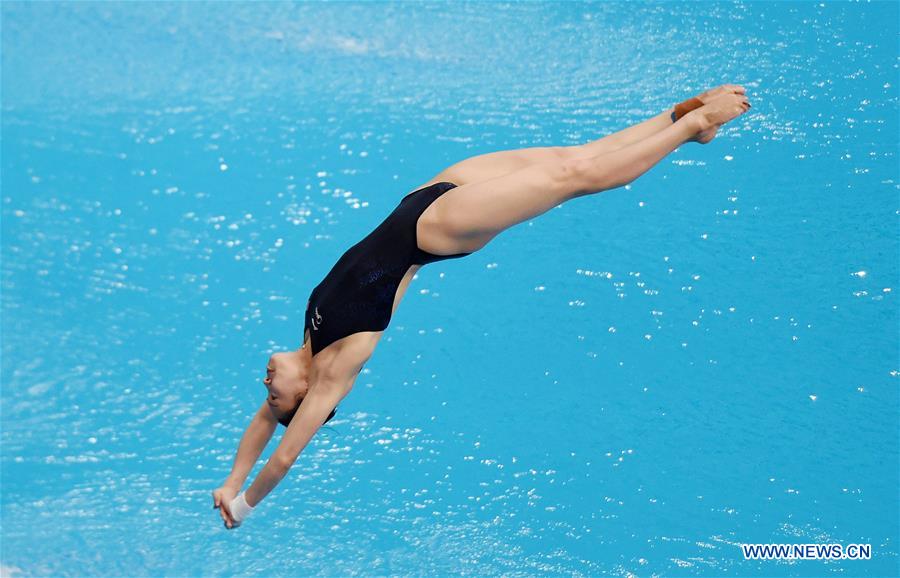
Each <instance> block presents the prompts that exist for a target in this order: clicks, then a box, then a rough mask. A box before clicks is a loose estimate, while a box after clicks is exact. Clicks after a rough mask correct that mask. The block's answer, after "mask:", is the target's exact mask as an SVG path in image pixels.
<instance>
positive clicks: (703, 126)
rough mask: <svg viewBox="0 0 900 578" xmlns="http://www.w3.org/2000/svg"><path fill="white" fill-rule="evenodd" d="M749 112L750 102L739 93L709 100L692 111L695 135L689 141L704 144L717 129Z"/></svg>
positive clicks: (722, 95) (726, 94)
mask: <svg viewBox="0 0 900 578" xmlns="http://www.w3.org/2000/svg"><path fill="white" fill-rule="evenodd" d="M748 110H750V101H749V100H747V97H746V96H744V95H743V94H740V93H734V92H731V93H727V92H726V93H725V94H720V95H719V96H717V97H714V98H712V99H710V101H709V102H708V103H707V104H704V105H703V106H701V107H700V108H697V109H695V110H692V111H691V112H689V113H688V114H687V115H685V118H687V117H690V119H691V122H692V123H693V124H694V126H695V127H696V133H695V135H694V136H693V137H691V138H689V139H688V140H689V141H692V142H698V143H700V144H706V143H708V142H710V141H712V140H713V139H714V138H715V137H716V133H717V132H718V130H719V127H720V126H722V125H723V124H725V123H726V122H729V121H731V120H734V119H735V118H737V117H739V116H740V115H742V114H744V113H745V112H747V111H748Z"/></svg>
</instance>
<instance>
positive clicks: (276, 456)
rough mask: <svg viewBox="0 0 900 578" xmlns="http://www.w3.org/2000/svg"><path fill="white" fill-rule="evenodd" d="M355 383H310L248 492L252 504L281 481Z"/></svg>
mask: <svg viewBox="0 0 900 578" xmlns="http://www.w3.org/2000/svg"><path fill="white" fill-rule="evenodd" d="M352 387H353V384H352V381H349V380H344V381H323V380H320V381H318V382H317V383H315V384H314V385H311V386H310V390H309V393H307V394H306V397H305V398H304V399H303V403H301V404H300V407H299V408H298V409H297V413H295V414H294V417H293V418H292V419H291V423H290V424H289V425H288V427H287V430H285V432H284V436H283V437H282V438H281V443H279V444H278V448H276V450H275V452H274V453H273V454H272V456H271V457H270V458H269V461H268V462H267V463H266V465H265V467H263V469H262V470H261V471H260V472H259V474H257V476H256V479H255V480H253V483H252V484H251V485H250V487H249V488H247V491H246V492H245V494H244V498H245V499H246V500H247V504H248V505H249V506H250V507H256V505H257V504H258V503H259V502H261V501H262V499H263V498H265V497H266V495H268V493H269V492H271V491H272V488H274V487H275V486H277V485H278V482H280V481H281V479H282V478H283V477H284V476H285V475H286V474H287V473H288V471H289V470H290V469H291V466H292V465H294V462H295V461H296V460H297V458H298V457H299V456H300V452H302V451H303V449H304V448H305V447H306V445H307V444H308V443H309V441H310V440H311V439H312V437H313V436H314V435H315V433H316V432H317V431H318V430H319V428H320V427H322V424H323V423H325V420H326V419H327V418H328V415H329V414H330V413H331V410H333V409H334V408H335V407H337V405H338V404H339V403H340V401H341V400H342V399H344V397H345V396H346V395H347V394H348V393H350V389H351V388H352Z"/></svg>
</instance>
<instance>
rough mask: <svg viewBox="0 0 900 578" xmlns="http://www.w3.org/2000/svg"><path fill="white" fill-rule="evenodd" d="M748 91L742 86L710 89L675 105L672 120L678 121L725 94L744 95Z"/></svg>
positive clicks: (722, 86)
mask: <svg viewBox="0 0 900 578" xmlns="http://www.w3.org/2000/svg"><path fill="white" fill-rule="evenodd" d="M745 92H746V91H745V90H744V87H743V86H741V85H740V84H723V85H721V86H717V87H715V88H710V89H709V90H707V91H705V92H701V93H700V94H698V95H697V96H693V97H691V98H689V99H687V100H682V101H681V102H679V103H678V104H676V105H675V108H674V112H673V113H672V120H673V121H677V120H678V119H679V118H681V117H683V116H684V115H686V114H687V113H689V112H691V111H692V110H696V109H698V108H700V107H701V106H703V105H704V104H707V103H709V102H711V101H712V100H714V99H716V98H718V97H720V96H722V95H723V94H744V93H745Z"/></svg>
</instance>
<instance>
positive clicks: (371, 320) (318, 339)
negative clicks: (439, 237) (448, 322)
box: [304, 182, 469, 355]
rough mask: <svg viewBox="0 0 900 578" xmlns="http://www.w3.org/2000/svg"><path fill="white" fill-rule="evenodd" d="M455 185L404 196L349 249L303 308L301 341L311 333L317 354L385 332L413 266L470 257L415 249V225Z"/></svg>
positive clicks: (434, 186)
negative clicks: (361, 334) (342, 341)
mask: <svg viewBox="0 0 900 578" xmlns="http://www.w3.org/2000/svg"><path fill="white" fill-rule="evenodd" d="M454 187H456V185H454V184H453V183H449V182H440V183H434V184H432V185H429V186H427V187H423V188H421V189H418V190H416V191H413V192H411V193H410V194H408V195H406V196H405V197H403V199H401V200H400V204H399V205H397V208H395V209H394V210H393V211H392V212H391V214H390V215H388V216H387V218H386V219H385V220H384V221H382V222H381V224H380V225H378V226H377V227H376V228H375V230H373V231H372V232H371V233H369V234H368V235H367V236H366V237H365V238H364V239H363V240H362V241H360V242H359V243H357V244H355V245H353V246H352V247H350V248H349V249H348V250H347V252H346V253H344V254H343V255H342V256H341V258H340V259H338V261H337V263H335V265H334V267H332V269H331V271H329V272H328V274H327V275H326V276H325V278H324V279H322V282H321V283H319V284H318V285H316V287H315V288H314V289H313V290H312V293H311V294H310V296H309V302H308V303H307V305H306V323H305V324H304V338H305V334H306V331H309V338H310V342H311V346H312V354H313V355H315V354H317V353H318V352H320V351H322V350H323V349H325V348H326V347H328V346H329V345H330V344H332V343H334V342H335V341H337V340H338V339H341V338H342V337H347V336H348V335H352V334H354V333H359V332H360V331H384V330H385V329H386V328H387V326H388V323H389V322H390V320H391V309H393V306H394V297H395V295H396V294H397V288H398V287H399V286H400V281H401V280H402V279H403V277H404V275H406V272H407V271H408V270H409V268H410V267H411V266H413V265H425V264H427V263H434V262H435V261H443V260H445V259H455V258H458V257H463V256H465V255H468V254H469V253H455V254H453V255H435V254H433V253H428V252H427V251H423V250H422V249H419V245H418V242H417V240H416V223H417V222H418V220H419V216H420V215H421V214H422V213H424V212H425V209H427V208H428V206H429V205H430V204H431V203H433V202H434V200H435V199H437V198H438V197H440V196H441V195H443V194H444V193H445V192H447V191H449V190H450V189H452V188H454Z"/></svg>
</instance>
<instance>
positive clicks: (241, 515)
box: [228, 492, 253, 524]
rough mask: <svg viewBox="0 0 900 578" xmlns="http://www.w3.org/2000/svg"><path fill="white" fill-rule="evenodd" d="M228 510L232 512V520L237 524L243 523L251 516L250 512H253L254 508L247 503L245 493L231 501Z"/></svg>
mask: <svg viewBox="0 0 900 578" xmlns="http://www.w3.org/2000/svg"><path fill="white" fill-rule="evenodd" d="M228 509H229V510H230V511H231V518H232V519H233V520H234V523H235V524H240V523H241V522H243V521H244V520H245V519H246V518H247V516H249V515H250V512H252V511H253V508H252V507H251V506H250V504H248V503H247V498H245V497H244V492H241V493H240V494H238V495H237V497H235V498H234V499H233V500H231V504H229V505H228Z"/></svg>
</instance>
